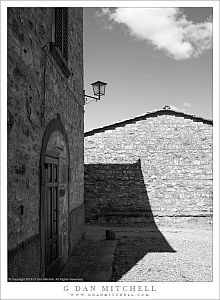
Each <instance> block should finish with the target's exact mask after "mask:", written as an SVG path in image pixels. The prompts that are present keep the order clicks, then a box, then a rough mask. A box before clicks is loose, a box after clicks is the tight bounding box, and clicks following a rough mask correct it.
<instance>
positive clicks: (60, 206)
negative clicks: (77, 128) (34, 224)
mask: <svg viewBox="0 0 220 300" xmlns="http://www.w3.org/2000/svg"><path fill="white" fill-rule="evenodd" d="M48 158H49V159H52V160H53V159H55V160H56V161H57V170H58V171H57V187H56V195H57V196H56V198H57V200H56V201H57V202H56V203H57V208H56V211H57V225H56V226H57V228H58V230H57V231H58V233H57V236H58V238H57V243H58V245H57V249H58V259H57V264H56V265H57V267H56V270H55V269H54V270H55V272H57V271H59V269H60V268H61V267H62V265H64V264H65V262H66V261H67V259H68V255H69V253H68V250H69V224H68V223H69V220H68V212H69V176H68V174H69V167H70V152H69V143H68V137H67V133H66V130H65V128H64V126H63V124H62V122H61V120H60V115H59V114H58V115H57V119H53V120H51V121H50V122H49V124H48V125H47V127H46V130H45V133H44V135H43V139H42V147H41V154H40V234H41V272H40V273H41V277H45V276H47V277H50V275H48V274H47V271H46V265H47V262H46V255H47V252H46V251H47V250H46V238H47V237H46V230H47V218H48V213H47V194H46V190H47V187H46V184H47V183H46V182H47V179H46V174H47V173H46V170H45V168H46V165H47V164H46V162H47V161H48ZM52 202H53V199H52ZM52 215H53V212H52ZM52 231H53V230H52ZM51 255H53V254H51Z"/></svg>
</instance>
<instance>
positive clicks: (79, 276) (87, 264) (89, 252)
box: [59, 236, 116, 282]
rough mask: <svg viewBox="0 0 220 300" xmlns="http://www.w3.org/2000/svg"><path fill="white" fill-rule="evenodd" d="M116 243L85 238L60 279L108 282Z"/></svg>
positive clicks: (99, 238) (103, 239) (101, 239)
mask: <svg viewBox="0 0 220 300" xmlns="http://www.w3.org/2000/svg"><path fill="white" fill-rule="evenodd" d="M115 247H116V241H114V240H105V238H103V236H102V237H100V236H98V237H96V238H94V237H93V238H86V239H85V240H84V241H83V242H82V243H81V244H80V246H79V247H78V249H77V251H76V255H74V256H72V257H71V258H70V259H69V261H68V263H67V264H66V266H65V268H64V269H63V271H62V273H61V274H60V276H59V277H60V278H68V279H69V281H79V282H80V281H83V282H102V281H109V280H110V278H111V275H112V263H113V261H114V251H115Z"/></svg>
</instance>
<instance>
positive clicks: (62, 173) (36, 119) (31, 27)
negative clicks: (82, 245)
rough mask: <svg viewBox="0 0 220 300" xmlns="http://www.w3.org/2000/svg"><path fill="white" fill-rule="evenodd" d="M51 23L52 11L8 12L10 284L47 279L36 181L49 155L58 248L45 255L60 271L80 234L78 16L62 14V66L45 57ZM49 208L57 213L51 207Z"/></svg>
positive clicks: (71, 11)
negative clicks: (53, 164)
mask: <svg viewBox="0 0 220 300" xmlns="http://www.w3.org/2000/svg"><path fill="white" fill-rule="evenodd" d="M66 11H67V10H66ZM54 18H55V8H46V7H44V8H40V7H31V8H28V7H25V8H22V7H19V8H12V7H11V8H8V28H7V30H8V67H7V71H8V91H7V93H8V251H9V255H8V276H9V278H10V279H11V280H13V278H40V277H45V276H47V274H46V271H45V268H46V267H45V263H46V261H49V260H51V253H49V252H47V253H46V250H45V245H44V244H45V237H44V235H45V228H44V227H45V226H46V224H47V222H49V223H48V224H49V225H48V226H51V228H54V227H52V225H51V223H50V222H51V219H48V216H46V215H45V211H46V210H48V211H49V208H47V206H46V205H47V204H45V198H46V197H47V196H46V190H45V183H44V177H43V175H42V174H44V173H43V172H44V169H43V168H44V167H45V157H46V155H47V153H49V152H50V151H52V152H53V153H55V154H56V156H57V161H59V163H58V165H59V182H58V186H57V188H56V189H58V192H56V195H57V197H58V198H59V200H58V206H59V207H58V211H59V220H58V219H54V222H56V224H58V227H59V228H58V232H59V234H58V239H57V243H58V248H59V249H57V252H56V253H55V252H54V250H53V252H54V253H55V255H57V253H58V259H59V260H60V261H59V262H60V267H61V268H62V266H63V265H64V264H65V263H66V261H67V258H68V256H69V255H70V254H71V253H73V252H74V249H75V247H76V246H77V244H78V243H79V242H80V240H81V239H82V237H83V233H84V204H83V177H84V163H83V144H84V140H83V130H84V129H83V124H84V109H83V105H84V96H83V10H82V8H68V11H67V16H66V20H68V21H67V23H66V26H67V28H66V30H67V31H66V32H68V43H67V48H66V49H67V50H68V61H66V63H65V64H64V63H63V60H62V59H59V55H55V52H53V50H54V49H55V46H54V45H55V37H54V32H55V19H54ZM61 25H62V24H61ZM56 53H57V52H56ZM52 152H51V153H52ZM50 155H52V156H53V154H50ZM48 176H49V175H48ZM48 186H49V185H48ZM56 191H57V190H56ZM54 199H55V198H54ZM54 201H56V199H55V200H54ZM48 205H49V204H48ZM53 207H54V208H53V209H54V212H55V214H57V210H56V207H55V206H54V204H53ZM54 218H55V217H54ZM48 220H49V221H48ZM48 228H50V227H48ZM55 246H56V247H57V245H55ZM47 264H49V262H47Z"/></svg>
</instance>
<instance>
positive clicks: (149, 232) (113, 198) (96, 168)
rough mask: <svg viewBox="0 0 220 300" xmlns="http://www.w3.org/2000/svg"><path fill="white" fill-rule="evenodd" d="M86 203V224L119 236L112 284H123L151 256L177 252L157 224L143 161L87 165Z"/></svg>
mask: <svg viewBox="0 0 220 300" xmlns="http://www.w3.org/2000/svg"><path fill="white" fill-rule="evenodd" d="M84 199H85V220H86V222H87V223H95V224H100V225H107V226H108V227H109V228H112V227H113V228H114V230H115V232H116V238H117V248H116V251H115V261H114V264H113V275H112V279H111V281H118V280H120V279H121V278H122V276H123V275H125V274H126V273H127V272H128V271H129V270H131V269H132V268H133V267H134V266H135V265H136V264H137V263H138V262H139V261H140V260H142V259H143V258H144V257H145V256H146V255H147V253H149V252H155V253H156V252H173V253H174V252H176V251H175V250H174V249H173V248H172V247H171V246H170V245H169V243H168V242H167V240H166V239H165V237H164V236H163V234H162V233H161V232H160V230H159V228H158V227H157V224H156V223H155V220H154V216H153V212H152V210H151V205H150V199H149V197H148V193H147V190H146V186H145V182H144V177H143V173H142V169H141V160H140V159H139V160H138V161H137V162H136V163H133V164H86V165H85V186H84ZM118 226H120V228H119V227H118ZM137 226H138V227H137ZM123 227H124V229H125V230H123ZM128 227H129V228H130V231H128V229H127V228H128ZM117 228H119V229H117ZM138 228H139V230H138Z"/></svg>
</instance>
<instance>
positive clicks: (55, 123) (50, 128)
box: [39, 114, 70, 278]
mask: <svg viewBox="0 0 220 300" xmlns="http://www.w3.org/2000/svg"><path fill="white" fill-rule="evenodd" d="M54 131H59V132H60V133H61V134H62V135H63V137H64V140H65V142H66V150H67V159H68V170H69V168H70V151H69V143H68V137H67V133H66V130H65V127H64V126H63V124H62V122H61V119H60V114H57V119H53V120H51V121H50V122H49V124H48V125H47V127H46V130H45V132H44V135H43V139H42V146H41V153H40V164H39V169H40V170H39V174H40V180H39V185H40V187H39V189H40V206H39V232H40V236H41V251H40V253H41V258H40V277H41V278H45V276H46V259H45V248H46V247H45V246H46V245H45V219H46V218H45V184H44V182H45V178H44V176H45V172H44V171H43V167H44V164H45V159H46V156H47V154H49V153H51V152H49V151H47V145H48V141H49V138H50V136H51V134H52V133H53V132H54ZM68 181H69V180H68ZM68 213H69V184H68ZM69 231H70V228H69V221H68V248H69V249H70V240H69V237H70V232H69Z"/></svg>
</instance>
